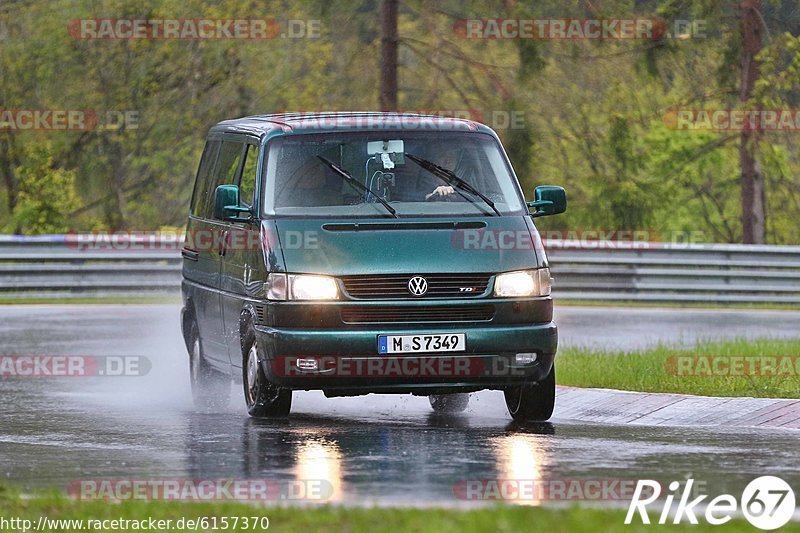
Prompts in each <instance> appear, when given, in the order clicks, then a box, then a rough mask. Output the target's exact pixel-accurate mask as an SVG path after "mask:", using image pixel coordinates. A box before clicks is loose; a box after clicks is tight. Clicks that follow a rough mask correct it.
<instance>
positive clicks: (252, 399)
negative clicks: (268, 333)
mask: <svg viewBox="0 0 800 533" xmlns="http://www.w3.org/2000/svg"><path fill="white" fill-rule="evenodd" d="M242 383H243V385H244V400H245V405H247V412H248V414H250V416H252V417H254V418H280V417H286V416H289V411H291V409H292V391H291V390H290V389H284V388H281V387H278V386H277V385H274V384H272V383H270V382H269V380H268V379H267V376H266V375H265V374H264V369H263V367H262V366H261V359H260V357H259V355H258V344H257V343H256V332H255V330H254V329H253V324H252V323H248V325H247V329H246V330H245V332H244V336H243V337H242Z"/></svg>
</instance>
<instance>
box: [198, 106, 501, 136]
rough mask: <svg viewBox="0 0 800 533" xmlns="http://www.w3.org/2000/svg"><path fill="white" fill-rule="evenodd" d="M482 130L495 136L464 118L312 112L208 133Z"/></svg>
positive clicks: (245, 121) (237, 122)
mask: <svg viewBox="0 0 800 533" xmlns="http://www.w3.org/2000/svg"><path fill="white" fill-rule="evenodd" d="M426 129H431V130H441V131H482V132H485V133H490V134H492V135H495V134H494V132H493V131H492V129H491V128H489V127H488V126H485V125H484V124H481V123H480V122H476V121H474V120H468V119H466V118H456V117H442V116H437V115H424V114H419V113H403V112H388V113H385V112H375V111H336V112H333V111H332V112H314V113H274V114H268V115H252V116H249V117H242V118H236V119H231V120H223V121H222V122H219V123H217V124H216V125H215V126H214V127H213V128H211V133H245V134H250V135H255V136H257V137H264V136H266V135H269V134H278V135H280V134H292V133H324V132H331V131H354V130H411V131H424V130H426Z"/></svg>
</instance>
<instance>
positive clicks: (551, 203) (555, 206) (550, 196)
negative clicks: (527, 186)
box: [528, 185, 567, 217]
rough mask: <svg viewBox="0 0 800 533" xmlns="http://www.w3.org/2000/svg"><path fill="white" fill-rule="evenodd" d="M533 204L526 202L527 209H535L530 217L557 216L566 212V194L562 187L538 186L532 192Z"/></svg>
mask: <svg viewBox="0 0 800 533" xmlns="http://www.w3.org/2000/svg"><path fill="white" fill-rule="evenodd" d="M533 197H534V201H533V202H528V208H535V209H536V210H535V211H534V212H533V213H531V216H532V217H544V216H548V215H557V214H559V213H563V212H564V211H566V210H567V192H566V191H565V190H564V188H563V187H556V186H554V185H540V186H539V187H536V189H534V190H533Z"/></svg>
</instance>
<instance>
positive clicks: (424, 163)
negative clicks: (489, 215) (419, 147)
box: [406, 153, 502, 216]
mask: <svg viewBox="0 0 800 533" xmlns="http://www.w3.org/2000/svg"><path fill="white" fill-rule="evenodd" d="M406 157H407V158H409V159H410V160H412V161H413V162H414V163H416V164H417V165H419V166H421V167H422V168H424V169H425V170H427V171H428V172H430V173H431V174H433V175H434V176H436V177H437V178H439V179H441V180H442V181H444V182H446V183H447V184H448V185H451V186H455V187H458V188H460V189H464V190H465V191H467V192H468V193H470V194H474V195H475V196H477V197H478V198H480V199H481V200H483V201H484V203H486V205H488V206H489V207H491V208H492V211H494V212H495V213H497V216H502V215H500V211H498V210H497V208H496V207H495V205H494V202H493V201H491V200H490V199H489V198H487V197H486V195H485V194H483V193H482V192H480V191H479V190H477V189H476V188H475V187H473V186H472V185H470V184H469V183H467V182H466V181H464V180H463V179H461V178H459V177H458V176H457V175H456V173H455V172H453V171H452V170H449V169H446V168H444V167H440V166H439V165H437V164H436V163H434V162H433V161H428V160H427V159H422V158H421V157H417V156H415V155H412V154H409V153H406ZM461 196H464V195H463V194H462V195H461ZM465 198H466V197H465ZM472 202H473V203H474V200H472Z"/></svg>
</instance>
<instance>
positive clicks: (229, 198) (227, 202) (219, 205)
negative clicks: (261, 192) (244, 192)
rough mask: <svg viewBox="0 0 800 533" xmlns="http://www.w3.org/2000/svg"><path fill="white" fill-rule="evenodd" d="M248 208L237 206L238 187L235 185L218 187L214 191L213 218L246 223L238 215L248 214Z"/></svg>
mask: <svg viewBox="0 0 800 533" xmlns="http://www.w3.org/2000/svg"><path fill="white" fill-rule="evenodd" d="M250 212H251V211H250V208H249V207H241V206H240V205H239V187H238V186H236V185H220V186H219V187H217V190H216V191H214V218H216V219H218V220H227V221H230V222H236V221H240V222H241V221H247V220H248V219H249V217H248V218H241V217H240V216H239V213H248V214H250Z"/></svg>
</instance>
